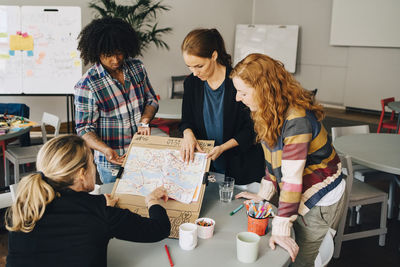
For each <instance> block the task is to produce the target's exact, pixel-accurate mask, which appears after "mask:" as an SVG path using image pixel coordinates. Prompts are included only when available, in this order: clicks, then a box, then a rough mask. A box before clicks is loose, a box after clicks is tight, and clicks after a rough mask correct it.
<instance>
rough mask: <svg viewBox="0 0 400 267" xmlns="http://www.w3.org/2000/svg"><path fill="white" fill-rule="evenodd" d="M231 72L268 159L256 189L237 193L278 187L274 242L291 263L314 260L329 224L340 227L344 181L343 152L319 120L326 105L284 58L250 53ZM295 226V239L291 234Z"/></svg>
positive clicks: (266, 194) (266, 192)
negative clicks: (305, 86) (340, 154)
mask: <svg viewBox="0 0 400 267" xmlns="http://www.w3.org/2000/svg"><path fill="white" fill-rule="evenodd" d="M231 77H232V80H233V84H234V85H235V87H236V89H237V94H236V100H237V101H241V102H243V103H244V104H245V105H246V106H248V107H249V108H250V110H251V116H252V118H253V120H254V128H255V130H256V133H257V140H258V141H260V142H261V143H262V145H263V148H264V155H265V161H266V164H267V168H266V170H265V176H264V178H263V179H262V182H261V187H260V191H259V192H258V194H252V193H248V192H242V193H239V194H238V195H237V196H236V198H239V197H244V198H248V199H252V200H255V201H261V200H264V199H267V200H269V199H271V197H272V196H273V195H274V194H275V193H278V194H279V206H278V214H277V216H275V217H274V219H273V221H272V237H271V239H270V246H271V248H275V243H276V244H278V245H280V246H282V247H283V248H284V249H286V250H287V251H288V252H289V254H290V256H291V258H292V260H293V261H294V264H293V266H314V260H315V258H316V256H317V255H318V249H319V247H320V245H321V242H322V240H323V238H324V237H325V235H326V233H327V231H328V229H329V228H334V229H337V227H338V224H339V220H340V217H341V214H342V212H343V207H344V203H345V187H346V186H345V181H344V179H342V175H341V163H340V160H339V157H338V155H337V154H336V152H335V149H334V148H333V145H332V142H331V139H330V137H329V136H328V133H327V131H326V130H325V128H324V126H323V125H322V124H321V120H322V119H323V117H324V112H323V109H322V106H321V105H320V104H318V103H315V101H314V96H313V94H312V93H310V92H309V91H307V90H305V89H303V88H302V87H301V85H300V83H299V82H297V81H296V80H295V79H294V78H293V76H292V75H291V74H290V73H288V72H287V71H286V70H285V68H284V66H283V64H282V63H281V62H279V61H276V60H274V59H272V58H270V57H268V56H266V55H263V54H250V55H248V56H247V57H246V58H245V59H243V60H242V61H241V62H239V63H238V64H237V65H236V66H235V68H234V69H233V71H232V73H231ZM292 226H293V228H294V230H295V233H296V241H294V240H293V239H292V238H291V237H290V234H291V233H290V232H291V229H292ZM297 244H298V245H297ZM297 253H298V254H297Z"/></svg>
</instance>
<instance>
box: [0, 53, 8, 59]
mask: <svg viewBox="0 0 400 267" xmlns="http://www.w3.org/2000/svg"><path fill="white" fill-rule="evenodd" d="M9 58H10V55H7V54H0V59H9Z"/></svg>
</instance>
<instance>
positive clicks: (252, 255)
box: [236, 232, 260, 263]
mask: <svg viewBox="0 0 400 267" xmlns="http://www.w3.org/2000/svg"><path fill="white" fill-rule="evenodd" d="M259 243H260V236H259V235H257V234H255V233H251V232H241V233H238V234H237V235H236V249H237V258H238V260H239V261H241V262H244V263H251V262H255V261H256V260H257V257H258V246H259Z"/></svg>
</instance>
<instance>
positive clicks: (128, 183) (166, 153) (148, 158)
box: [116, 147, 207, 203]
mask: <svg viewBox="0 0 400 267" xmlns="http://www.w3.org/2000/svg"><path fill="white" fill-rule="evenodd" d="M127 157H128V158H127V161H126V164H125V168H124V173H123V175H122V176H121V180H120V181H119V184H118V187H117V190H116V193H118V194H132V195H141V196H146V195H148V194H149V193H151V192H152V191H153V190H154V189H155V188H157V187H159V186H164V187H165V188H166V189H167V191H168V196H169V197H171V198H173V199H175V200H177V201H180V202H183V203H190V202H191V201H196V200H197V198H198V195H199V194H198V191H199V189H198V188H200V186H201V184H202V181H203V175H204V171H205V167H206V163H207V159H206V154H205V153H195V157H194V162H190V163H185V162H183V161H182V159H181V156H180V152H179V151H178V150H171V149H156V148H146V147H134V148H133V149H131V151H130V153H129V154H128V155H127Z"/></svg>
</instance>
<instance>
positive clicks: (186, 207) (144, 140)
mask: <svg viewBox="0 0 400 267" xmlns="http://www.w3.org/2000/svg"><path fill="white" fill-rule="evenodd" d="M182 140H183V139H182V138H173V137H161V136H146V135H138V134H136V135H135V136H134V137H133V138H132V141H131V144H130V146H129V150H128V153H127V154H129V152H130V151H131V149H134V147H148V148H157V149H176V150H179V149H180V147H181V142H182ZM198 142H199V144H200V147H201V148H202V149H203V150H204V151H205V152H209V151H211V149H213V147H214V141H210V140H198ZM126 161H127V157H126V158H125V161H124V163H123V165H122V167H125V164H126ZM209 168H210V159H209V160H208V161H207V165H206V170H205V171H206V172H207V171H208V170H209ZM119 181H120V179H119V178H117V180H116V182H115V184H114V188H113V190H112V193H111V194H112V196H113V197H114V196H116V197H118V198H119V200H118V203H117V206H118V207H119V208H123V209H129V210H130V211H132V212H134V213H137V214H140V215H141V216H145V217H148V216H149V214H148V210H147V207H146V205H145V201H144V197H143V196H137V195H128V194H117V193H116V190H117V187H118V183H119ZM204 191H205V184H203V185H202V186H201V189H200V194H199V198H198V201H196V202H192V203H190V204H184V203H181V202H178V201H175V200H172V199H170V200H168V201H167V202H166V203H164V202H162V203H161V205H162V206H163V207H164V208H165V209H166V210H167V214H168V217H169V218H170V221H171V234H170V237H171V238H178V237H179V226H180V225H181V224H182V223H186V222H191V223H194V221H195V220H196V219H197V218H198V217H199V213H200V210H201V204H202V202H203V196H204Z"/></svg>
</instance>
